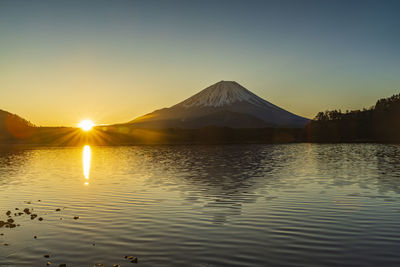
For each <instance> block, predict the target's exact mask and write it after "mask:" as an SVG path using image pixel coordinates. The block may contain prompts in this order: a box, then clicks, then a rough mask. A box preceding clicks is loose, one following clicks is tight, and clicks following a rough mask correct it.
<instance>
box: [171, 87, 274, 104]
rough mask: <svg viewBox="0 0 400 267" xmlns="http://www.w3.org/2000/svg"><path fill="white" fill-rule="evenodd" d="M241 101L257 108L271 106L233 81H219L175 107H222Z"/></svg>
mask: <svg viewBox="0 0 400 267" xmlns="http://www.w3.org/2000/svg"><path fill="white" fill-rule="evenodd" d="M243 101H244V102H249V103H251V104H254V105H257V106H258V105H262V104H264V105H265V104H267V105H271V104H270V103H269V102H267V101H265V100H264V99H262V98H260V97H258V96H257V95H255V94H253V93H252V92H250V91H249V90H247V89H246V88H244V87H243V86H241V85H240V84H238V83H237V82H235V81H220V82H217V83H215V84H213V85H211V86H209V87H207V88H206V89H204V90H202V91H201V92H199V93H197V94H195V95H194V96H192V97H190V98H188V99H186V100H184V101H183V102H181V103H179V104H177V106H182V107H186V108H189V107H222V106H225V105H231V104H233V103H235V102H243ZM271 106H272V105H271Z"/></svg>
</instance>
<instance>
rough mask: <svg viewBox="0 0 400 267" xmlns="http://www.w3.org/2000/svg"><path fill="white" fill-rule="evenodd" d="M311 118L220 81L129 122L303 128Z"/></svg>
mask: <svg viewBox="0 0 400 267" xmlns="http://www.w3.org/2000/svg"><path fill="white" fill-rule="evenodd" d="M308 122H309V119H306V118H303V117H300V116H297V115H295V114H293V113H290V112H288V111H286V110H284V109H282V108H280V107H278V106H276V105H274V104H271V103H270V102H268V101H266V100H264V99H262V98H260V97H259V96H257V95H255V94H253V93H252V92H250V91H249V90H247V89H246V88H244V87H243V86H241V85H240V84H238V83H237V82H234V81H220V82H217V83H216V84H213V85H211V86H209V87H207V88H205V89H204V90H202V91H200V92H199V93H197V94H195V95H193V96H192V97H190V98H188V99H186V100H184V101H182V102H180V103H178V104H176V105H174V106H172V107H170V108H164V109H160V110H156V111H154V112H151V113H149V114H146V115H144V116H141V117H139V118H136V119H134V120H133V121H130V122H129V123H128V124H130V125H131V126H134V127H138V128H194V129H195V128H202V127H206V126H218V127H231V128H263V127H293V128H301V127H304V126H305V125H306V124H307V123H308Z"/></svg>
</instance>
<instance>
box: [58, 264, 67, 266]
mask: <svg viewBox="0 0 400 267" xmlns="http://www.w3.org/2000/svg"><path fill="white" fill-rule="evenodd" d="M58 267H67V265H66V264H65V263H62V264H60V265H59V266H58Z"/></svg>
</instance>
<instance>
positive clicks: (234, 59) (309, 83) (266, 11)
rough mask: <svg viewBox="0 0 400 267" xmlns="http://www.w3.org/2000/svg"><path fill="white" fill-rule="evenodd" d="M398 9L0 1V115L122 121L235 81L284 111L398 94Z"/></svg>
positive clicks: (335, 4)
mask: <svg viewBox="0 0 400 267" xmlns="http://www.w3.org/2000/svg"><path fill="white" fill-rule="evenodd" d="M398 14H400V2H398V1H325V0H320V1H300V0H298V1H285V0H283V1H282V0H281V1H222V0H220V1H6V0H2V1H0V36H1V42H0V99H1V100H2V101H1V102H0V109H4V110H8V111H10V112H13V113H17V114H19V115H21V116H23V117H25V118H27V119H29V120H31V121H32V122H34V123H36V124H39V125H75V124H76V123H78V122H79V121H80V120H81V119H83V118H91V119H93V120H95V121H96V122H97V123H114V122H124V121H128V120H131V119H133V118H134V117H136V116H139V115H142V114H145V113H147V112H151V111H153V110H154V109H158V108H162V107H167V106H171V105H173V104H175V103H177V102H179V101H181V100H183V99H185V98H187V97H189V96H191V95H192V94H194V93H196V92H198V91H199V90H201V89H203V88H205V87H207V86H209V85H211V84H213V83H215V82H218V81H220V80H235V81H237V82H239V83H240V84H242V85H243V86H245V87H246V88H248V89H249V90H251V91H253V92H254V93H256V94H258V95H259V96H261V97H263V98H265V99H266V100H268V101H270V102H272V103H274V104H276V105H279V106H281V107H283V108H285V109H287V110H289V111H291V112H294V113H297V114H299V115H302V116H306V117H313V116H314V115H315V114H316V113H317V112H318V111H321V110H326V109H339V108H340V109H342V110H346V109H359V108H362V107H368V106H371V105H373V104H374V103H375V101H376V100H377V99H378V98H381V97H387V96H390V95H392V94H394V93H399V89H400V86H399V85H400V53H399V47H400V42H399V41H400V34H399V29H400V19H399V16H398Z"/></svg>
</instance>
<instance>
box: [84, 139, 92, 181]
mask: <svg viewBox="0 0 400 267" xmlns="http://www.w3.org/2000/svg"><path fill="white" fill-rule="evenodd" d="M91 159H92V150H91V149H90V146H88V145H86V146H84V147H83V176H84V177H85V179H86V180H89V172H90V161H91ZM85 185H89V182H88V181H86V182H85Z"/></svg>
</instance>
